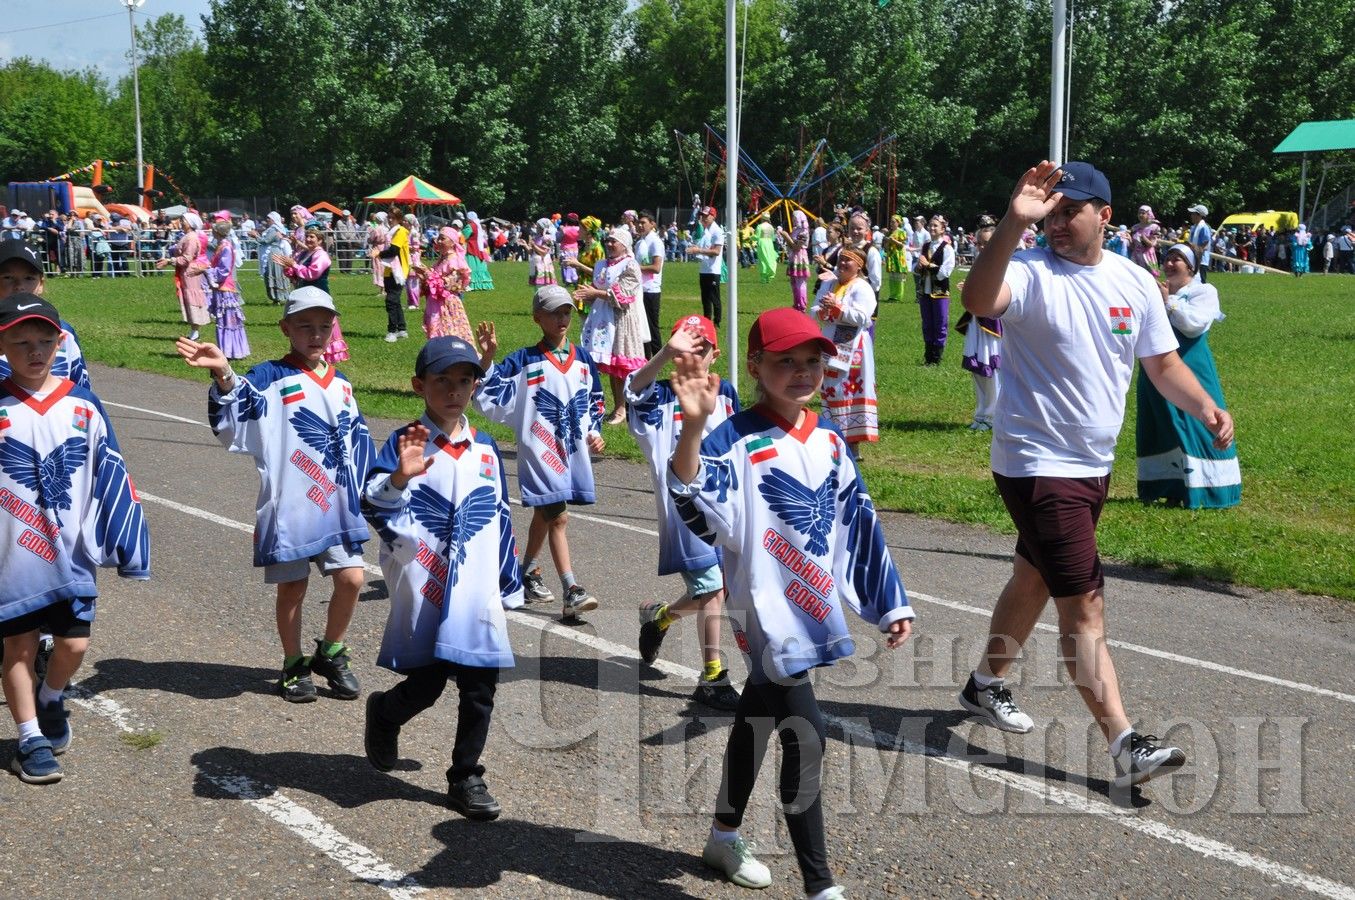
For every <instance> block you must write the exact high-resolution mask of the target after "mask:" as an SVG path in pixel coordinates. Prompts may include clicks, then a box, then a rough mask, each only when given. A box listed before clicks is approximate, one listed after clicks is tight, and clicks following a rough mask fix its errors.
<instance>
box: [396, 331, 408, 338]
mask: <svg viewBox="0 0 1355 900" xmlns="http://www.w3.org/2000/svg"><path fill="white" fill-rule="evenodd" d="M395 337H396V339H397V340H403V339H404V338H407V337H409V332H408V331H397V332H395Z"/></svg>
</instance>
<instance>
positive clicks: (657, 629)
mask: <svg viewBox="0 0 1355 900" xmlns="http://www.w3.org/2000/svg"><path fill="white" fill-rule="evenodd" d="M717 344H718V338H717V336H716V332H715V323H714V322H712V321H711V320H710V319H707V318H704V317H702V316H684V317H682V318H680V319H678V320H677V322H676V323H674V325H673V330H672V334H671V336H670V337H669V339H668V343H666V344H664V346H663V348H662V349H660V350H659V352H658V353H656V354H654V358H653V359H651V360H650V361H649V362H647V363H645V365H644V367H643V368H641V369H640V370H639V371H637V372H635V373H634V374H632V375H631V376H630V377H629V378H628V379H626V404H627V407H628V413H627V415H628V422H629V425H630V433H631V434H632V435H634V436H635V443H637V444H638V445H639V446H640V450H641V451H642V452H643V453H644V454H645V457H646V458H647V459H648V460H649V474H650V477H651V478H652V479H653V481H654V505H655V507H656V521H657V522H658V525H659V574H660V575H671V574H673V573H674V572H676V573H677V574H679V575H681V576H682V581H683V584H684V585H685V586H686V591H685V592H684V593H683V595H682V597H681V599H679V600H676V601H674V602H672V603H664V602H662V601H660V600H651V601H649V602H648V603H645V604H644V605H643V606H641V607H640V658H641V659H643V660H644V661H645V662H646V663H653V662H654V660H655V659H657V658H658V655H659V646H660V644H662V643H663V639H664V637H665V636H666V635H667V634H668V629H669V628H670V627H671V626H672V624H673V623H674V622H676V621H677V620H678V618H679V617H681V616H684V615H686V614H688V613H691V612H695V613H696V614H697V630H698V631H699V632H700V635H701V656H702V659H703V661H704V668H703V671H702V673H701V679H700V681H699V682H698V683H697V686H696V693H694V694H693V695H692V699H693V700H695V701H696V702H697V703H704V704H705V705H707V706H710V707H713V708H715V709H723V710H733V709H734V708H735V707H736V706H737V705H738V702H739V694H738V691H736V690H734V687H733V685H731V684H730V683H729V670H728V669H726V668H725V667H724V665H722V664H721V662H720V612H721V607H722V606H723V603H724V596H725V591H724V575H723V573H722V572H721V571H720V550H719V548H716V547H712V546H710V545H709V544H707V543H706V542H705V541H702V540H701V539H700V538H698V537H697V536H696V535H695V534H693V533H692V530H691V529H690V528H688V527H687V526H686V525H684V524H683V522H682V519H681V518H680V517H679V516H678V513H677V508H676V507H674V506H673V501H672V499H671V498H670V497H669V496H668V458H669V457H670V456H672V455H673V447H674V446H676V444H677V440H678V435H679V434H680V433H681V432H682V422H683V419H682V411H681V410H680V409H679V408H678V405H677V396H676V395H675V394H674V393H673V388H672V386H671V384H669V382H668V381H667V380H666V379H665V380H661V381H656V380H655V378H656V377H657V376H658V374H659V372H661V371H663V367H664V366H666V365H667V364H668V363H669V362H670V361H671V360H674V359H677V358H678V357H680V356H684V355H693V354H694V355H696V356H699V357H701V358H702V359H703V360H705V361H706V364H707V366H709V365H710V362H711V361H712V360H713V359H715V358H716V357H717V356H718V355H719V350H717V349H716V346H717ZM738 410H739V395H738V394H737V393H735V392H734V388H733V387H731V386H730V384H729V382H727V381H725V380H724V379H721V380H720V402H719V403H718V404H716V408H715V411H714V413H713V414H712V415H711V416H710V417H709V418H708V419H707V420H706V426H705V427H706V432H707V433H709V432H710V431H711V430H712V429H714V428H715V427H716V426H718V425H720V424H721V423H723V422H724V421H725V419H727V418H729V417H730V416H732V415H734V413H736V412H738Z"/></svg>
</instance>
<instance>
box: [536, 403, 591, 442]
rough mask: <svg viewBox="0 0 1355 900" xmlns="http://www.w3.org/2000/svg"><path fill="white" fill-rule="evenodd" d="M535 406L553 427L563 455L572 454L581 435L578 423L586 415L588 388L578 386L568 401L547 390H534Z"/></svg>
mask: <svg viewBox="0 0 1355 900" xmlns="http://www.w3.org/2000/svg"><path fill="white" fill-rule="evenodd" d="M536 408H537V409H538V410H539V411H540V413H541V415H542V416H543V417H544V418H545V420H546V421H547V422H549V423H550V425H551V427H552V428H554V429H555V440H556V441H558V442H559V444H560V448H561V449H562V450H563V451H564V455H565V456H573V455H574V448H575V447H576V446H578V443H579V439H580V438H582V437H583V426H582V425H580V424H579V423H580V422H582V421H583V417H584V416H586V415H588V389H587V388H579V390H578V393H576V394H575V395H574V396H573V397H572V398H570V400H569V402H568V403H566V402H564V401H562V400H561V399H560V398H559V397H557V396H555V395H554V394H552V393H551V392H550V391H547V390H544V389H542V390H538V391H537V392H536Z"/></svg>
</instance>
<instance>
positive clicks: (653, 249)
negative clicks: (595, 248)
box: [635, 209, 665, 359]
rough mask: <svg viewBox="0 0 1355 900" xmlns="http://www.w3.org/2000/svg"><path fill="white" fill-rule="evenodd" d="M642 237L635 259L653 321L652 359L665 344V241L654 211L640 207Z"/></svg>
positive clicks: (649, 344) (647, 347)
mask: <svg viewBox="0 0 1355 900" xmlns="http://www.w3.org/2000/svg"><path fill="white" fill-rule="evenodd" d="M635 228H636V230H637V231H638V232H639V233H640V240H639V241H637V242H636V244H635V261H636V262H638V263H639V264H640V288H641V293H642V294H643V296H644V302H645V320H646V321H647V322H649V340H647V341H645V359H652V358H653V357H654V354H655V353H658V352H659V348H660V347H662V346H663V343H664V342H663V341H662V340H660V336H661V335H662V334H663V332H661V331H660V330H659V300H660V297H661V292H662V291H663V260H664V256H665V253H664V249H663V241H662V240H661V239H660V238H659V234H658V229H657V226H656V224H655V222H654V214H653V213H652V212H650V211H649V210H647V209H642V210H640V215H639V217H638V218H637V219H636V221H635Z"/></svg>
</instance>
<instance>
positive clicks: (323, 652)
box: [175, 286, 375, 703]
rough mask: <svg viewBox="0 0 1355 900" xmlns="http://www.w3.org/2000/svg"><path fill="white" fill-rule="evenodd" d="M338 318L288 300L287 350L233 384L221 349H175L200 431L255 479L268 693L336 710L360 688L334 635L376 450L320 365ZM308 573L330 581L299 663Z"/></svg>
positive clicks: (315, 294) (333, 374)
mask: <svg viewBox="0 0 1355 900" xmlns="http://www.w3.org/2000/svg"><path fill="white" fill-rule="evenodd" d="M337 316H338V311H337V310H335V308H334V300H333V298H331V297H330V296H329V294H327V293H325V292H324V291H322V290H321V289H320V288H318V287H314V286H306V287H300V288H297V289H296V290H294V291H292V293H291V295H290V296H289V297H288V299H287V306H286V314H285V315H284V316H283V319H282V321H281V322H279V323H278V326H279V327H280V328H281V329H282V333H283V334H285V335H286V336H287V339H288V341H290V342H291V345H292V350H291V352H290V353H288V354H287V355H286V356H284V357H283V358H282V359H279V360H273V361H271V362H265V363H260V364H259V365H257V366H255V367H254V368H253V369H251V370H250V371H249V373H248V374H247V375H246V376H245V377H244V378H238V377H236V374H235V372H234V370H232V369H231V364H230V362H229V361H228V360H227V359H226V356H225V354H224V353H222V352H221V348H220V347H218V346H217V345H216V344H209V343H200V342H198V341H193V340H189V339H188V338H179V339H178V340H177V341H175V349H176V350H178V352H179V355H180V356H182V357H183V360H184V362H186V363H188V365H190V366H193V367H194V368H199V369H208V370H210V371H211V373H212V387H211V389H210V390H209V391H208V393H207V420H208V422H209V423H210V424H211V426H212V431H214V432H215V433H216V436H217V438H218V439H219V440H220V441H221V443H222V444H224V445H225V446H226V449H227V450H230V451H231V452H232V453H246V454H249V455H250V456H253V457H254V461H255V463H256V464H257V466H258V468H259V479H260V482H261V484H260V486H259V500H258V511H257V514H256V515H257V525H256V526H255V530H254V565H255V566H258V567H260V568H262V569H263V570H264V582H265V583H266V584H275V585H277V590H278V599H277V618H278V636H279V638H280V639H281V641H282V653H283V663H282V676H281V678H279V680H278V692H279V693H281V694H282V698H283V699H284V700H287V701H288V702H291V703H308V702H311V701H313V700H314V699H315V697H316V693H315V684H314V683H313V682H312V681H311V674H312V673H314V674H316V675H320V676H321V677H323V678H325V679H326V680H327V681H328V682H329V686H330V689H331V690H333V691H334V694H335V696H337V697H338V698H339V699H341V700H356V699H357V697H358V694H359V693H360V692H361V688H360V686H359V685H358V679H357V676H355V675H354V674H353V672H352V670H351V669H350V668H349V665H348V661H349V652H348V647H347V645H345V644H344V642H343V639H344V635H345V634H347V632H348V625H349V623H350V622H351V621H352V618H353V610H354V609H356V608H357V603H358V592H359V591H360V590H361V589H362V582H363V571H362V545H363V543H364V542H365V541H366V540H367V539H368V537H369V536H370V533H369V532H368V530H367V523H366V522H364V521H363V519H362V510H361V504H360V499H359V498H360V495H361V492H362V485H363V482H364V481H365V480H366V478H367V469H368V468H369V467H370V465H371V461H372V457H373V456H374V455H375V450H374V448H373V447H372V436H371V434H370V432H368V430H367V423H366V421H365V420H364V419H363V418H362V414H361V413H360V412H358V405H357V400H355V399H354V397H353V388H352V385H350V384H349V383H348V379H347V378H345V377H344V376H343V375H342V374H341V373H340V372H339V371H338V370H337V369H335V368H334V367H333V366H331V365H329V364H328V363H326V362H325V359H324V356H325V348H326V347H327V346H328V345H329V341H330V334H331V333H332V331H333V329H334V320H335V318H337ZM311 563H315V565H316V567H317V568H318V569H319V570H320V574H321V575H323V576H325V577H332V578H333V579H334V591H333V594H332V595H331V596H330V601H329V610H328V612H327V614H326V620H325V632H324V638H323V639H322V640H317V641H316V642H315V644H316V652H315V654H314V655H313V656H305V655H303V654H302V652H301V604H302V601H304V600H305V599H306V586H307V584H308V582H309V576H310V567H311Z"/></svg>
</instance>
